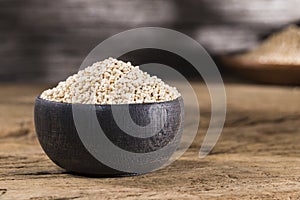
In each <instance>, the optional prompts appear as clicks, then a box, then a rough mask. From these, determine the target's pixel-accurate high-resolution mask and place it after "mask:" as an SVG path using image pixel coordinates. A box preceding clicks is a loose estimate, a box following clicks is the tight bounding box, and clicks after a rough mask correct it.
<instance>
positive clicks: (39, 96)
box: [35, 95, 183, 107]
mask: <svg viewBox="0 0 300 200" xmlns="http://www.w3.org/2000/svg"><path fill="white" fill-rule="evenodd" d="M35 100H40V101H43V102H47V103H51V104H60V105H66V106H67V105H68V106H72V105H84V106H92V105H93V106H97V107H107V106H126V105H133V106H142V105H159V104H166V103H172V102H175V101H182V102H183V97H182V96H181V95H180V96H179V97H177V98H176V99H173V100H170V101H160V102H149V103H130V104H125V103H124V104H85V103H75V104H74V103H66V102H59V101H50V100H47V99H43V98H41V95H38V96H37V97H36V98H35Z"/></svg>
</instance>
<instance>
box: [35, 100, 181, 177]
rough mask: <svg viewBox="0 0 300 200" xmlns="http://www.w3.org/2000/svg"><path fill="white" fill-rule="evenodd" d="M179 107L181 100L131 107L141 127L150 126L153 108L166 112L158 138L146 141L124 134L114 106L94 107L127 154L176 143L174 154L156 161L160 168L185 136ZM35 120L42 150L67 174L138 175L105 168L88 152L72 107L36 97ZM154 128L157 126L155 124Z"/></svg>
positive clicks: (101, 123) (86, 106)
mask: <svg viewBox="0 0 300 200" xmlns="http://www.w3.org/2000/svg"><path fill="white" fill-rule="evenodd" d="M77 105H78V104H77ZM180 105H183V100H182V98H181V97H179V98H177V99H175V100H173V101H168V102H159V103H145V104H129V111H130V115H131V117H132V120H133V121H134V122H135V123H136V124H137V125H139V126H145V125H147V124H148V123H149V114H148V113H149V109H150V107H151V106H155V108H158V109H165V111H166V113H167V116H166V123H165V124H164V126H163V128H162V129H161V130H160V131H159V132H158V133H157V134H155V135H153V136H151V137H147V138H139V137H134V136H132V135H129V134H126V133H124V132H123V131H122V130H121V129H120V128H119V127H118V125H117V124H116V123H115V121H114V119H113V116H112V110H111V105H93V106H95V110H96V116H97V119H98V122H99V124H100V126H101V128H102V130H103V131H104V133H105V136H106V137H107V138H108V139H109V140H110V141H111V142H112V143H114V144H115V145H116V146H118V147H120V148H122V149H124V150H126V151H129V152H135V153H147V152H152V151H156V150H158V149H160V148H162V147H164V146H166V145H168V144H169V143H170V142H171V141H173V142H174V140H175V139H176V141H175V142H174V143H173V142H172V144H173V145H172V147H171V150H170V148H169V150H170V151H171V152H169V153H168V154H166V156H165V157H163V158H158V159H157V160H159V165H161V166H162V165H163V164H165V163H166V162H167V161H168V160H169V158H170V157H171V155H172V154H173V153H174V152H175V150H176V148H177V146H178V145H179V142H180V138H181V133H182V131H180V130H182V123H183V115H184V113H183V112H182V110H181V107H180ZM80 106H81V109H85V108H86V109H90V107H89V106H91V105H87V104H80ZM115 106H126V105H115ZM127 106H128V105H127ZM34 120H35V128H36V133H37V136H38V139H39V142H40V144H41V146H42V148H43V150H44V151H45V153H46V154H47V155H48V156H49V158H50V159H51V160H52V161H53V162H54V163H56V164H57V165H58V166H60V167H61V168H63V169H65V170H67V171H68V172H73V173H77V174H83V175H91V176H129V175H136V173H135V172H130V173H128V172H124V171H120V170H116V169H113V168H111V167H109V166H107V165H105V164H103V163H102V162H100V161H98V160H97V159H96V158H95V157H94V156H93V155H92V154H91V153H90V152H89V151H88V150H87V149H86V148H85V146H84V145H83V143H82V140H81V139H80V137H79V135H78V132H77V130H76V127H75V123H74V120H73V114H72V104H68V103H58V102H53V101H48V100H44V99H41V98H40V97H37V98H36V101H35V108H34ZM151 124H153V126H157V124H155V123H151ZM149 128H153V127H149ZM151 130H153V129H151ZM97 148H100V149H99V150H100V151H101V147H97ZM111 156H112V157H113V156H114V155H111ZM135 162H137V161H135ZM149 162H150V161H149ZM152 162H153V161H152ZM137 164H138V163H137ZM144 164H147V163H144Z"/></svg>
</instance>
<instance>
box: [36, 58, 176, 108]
mask: <svg viewBox="0 0 300 200" xmlns="http://www.w3.org/2000/svg"><path fill="white" fill-rule="evenodd" d="M179 96H181V95H180V93H179V92H178V91H177V89H176V88H175V87H170V86H169V85H167V84H166V83H164V82H163V81H162V80H161V79H159V78H157V77H156V76H150V75H149V74H148V73H146V72H143V71H142V70H140V69H139V66H133V65H131V63H130V62H127V63H125V62H123V61H120V60H117V59H114V58H108V59H105V60H103V61H100V62H96V63H94V64H93V65H92V66H88V67H86V68H85V69H83V70H80V71H79V72H78V73H77V74H74V75H72V76H70V77H68V78H67V79H66V81H61V82H59V83H58V85H57V86H56V87H54V88H52V89H48V90H46V91H44V92H43V93H42V94H41V96H40V97H41V98H42V99H46V100H49V101H56V102H64V103H82V104H134V103H151V102H162V101H171V100H174V99H176V98H178V97H179Z"/></svg>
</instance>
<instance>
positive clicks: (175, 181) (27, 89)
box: [0, 83, 300, 200]
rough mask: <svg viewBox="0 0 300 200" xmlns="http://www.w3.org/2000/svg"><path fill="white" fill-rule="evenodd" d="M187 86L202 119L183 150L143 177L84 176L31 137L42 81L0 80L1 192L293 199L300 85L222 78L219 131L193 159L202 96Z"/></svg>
mask: <svg viewBox="0 0 300 200" xmlns="http://www.w3.org/2000/svg"><path fill="white" fill-rule="evenodd" d="M194 86H195V87H196V88H198V91H199V92H198V96H199V97H201V99H202V100H201V111H202V112H201V125H200V129H199V134H198V136H197V138H196V139H195V141H194V143H193V144H192V146H191V148H190V149H189V151H188V152H186V153H185V154H184V156H182V157H181V158H180V159H179V160H177V161H176V162H174V163H173V164H171V165H170V166H168V167H167V168H164V169H161V170H159V171H156V172H154V173H150V174H146V175H142V176H136V177H125V178H87V177H81V176H76V175H71V174H68V173H66V172H65V171H64V170H62V169H60V168H59V167H57V166H56V165H55V164H53V163H52V162H51V161H50V160H49V159H48V158H47V156H46V155H45V154H44V153H43V151H42V149H41V147H40V146H39V144H38V142H37V139H36V136H35V132H34V126H33V101H34V97H35V96H36V95H37V94H39V92H41V91H42V90H43V89H45V88H46V86H43V85H1V86H0V96H1V98H0V123H1V127H0V199H1V200H2V199H5V200H6V199H8V200H14V199H20V200H22V199H31V200H40V199H47V200H50V199H51V200H54V199H56V200H67V199H76V200H77V199H78V200H79V199H80V200H81V199H117V198H120V199H262V198H266V199H300V105H299V102H300V88H297V87H279V86H265V85H251V84H240V83H230V84H226V92H227V99H228V112H227V118H226V124H225V127H224V130H223V133H222V135H221V137H220V139H219V142H218V143H217V145H216V147H215V148H214V150H213V152H212V153H211V154H210V155H209V156H207V157H206V158H204V159H200V158H198V151H199V147H200V144H201V141H202V138H203V135H204V133H205V130H206V127H207V125H208V122H209V117H210V111H209V96H208V94H207V91H206V89H205V86H204V85H202V84H200V83H195V84H194ZM191 106H192V105H191ZM187 128H188V127H187Z"/></svg>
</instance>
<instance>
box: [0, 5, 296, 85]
mask: <svg viewBox="0 0 300 200" xmlns="http://www.w3.org/2000/svg"><path fill="white" fill-rule="evenodd" d="M299 7H300V1H298V0H288V1H286V0H274V1H269V0H252V1H238V0H222V1H220V0H185V1H181V0H152V1H147V0H126V1H124V0H114V1H109V0H100V1H98V0H75V1H70V0H60V1H58V0H53V1H39V0H27V1H26V2H25V1H22V0H2V1H0V39H1V46H0V59H1V68H0V80H2V81H3V80H39V81H52V82H56V81H58V80H62V79H64V78H66V77H67V76H68V75H70V74H71V73H74V72H75V71H76V70H78V68H79V66H80V64H81V62H82V60H83V59H84V57H85V56H86V55H87V53H88V52H89V51H90V50H91V49H92V48H94V47H95V46H96V45H97V44H99V43H100V42H101V41H102V40H104V39H105V38H107V37H109V36H111V35H113V34H116V33H119V32H121V31H124V30H127V29H130V28H135V27H143V26H162V27H168V28H172V29H175V30H179V31H182V32H183V33H185V34H188V35H190V36H192V37H193V38H195V39H196V40H197V41H199V42H200V43H201V44H203V45H204V46H205V47H206V48H207V49H208V50H209V52H211V53H213V54H223V53H226V52H232V51H237V50H241V49H248V48H252V47H254V46H255V45H256V44H257V42H258V40H259V38H260V37H261V36H263V35H265V34H268V33H270V32H271V31H273V30H275V29H278V28H281V27H282V26H284V25H286V24H289V23H293V22H297V21H298V20H299V19H300V13H299V10H298V8H299Z"/></svg>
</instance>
